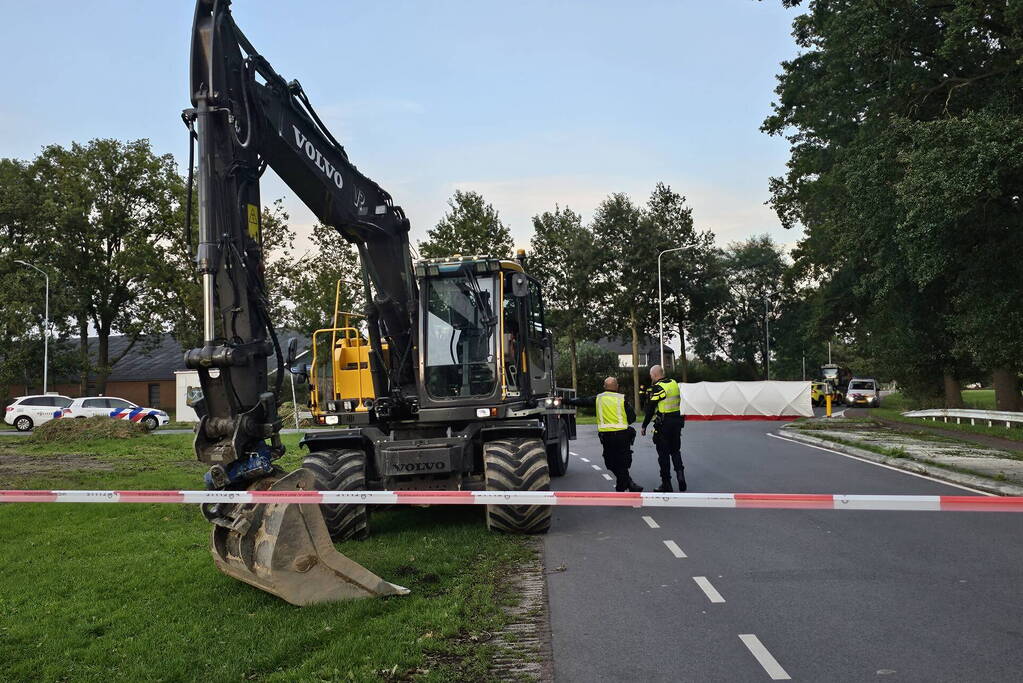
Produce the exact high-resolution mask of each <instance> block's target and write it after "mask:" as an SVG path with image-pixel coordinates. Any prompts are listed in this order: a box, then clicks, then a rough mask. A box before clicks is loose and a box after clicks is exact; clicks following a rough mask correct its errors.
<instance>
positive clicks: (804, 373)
mask: <svg viewBox="0 0 1023 683" xmlns="http://www.w3.org/2000/svg"><path fill="white" fill-rule="evenodd" d="M803 381H804V382H805V381H806V352H805V351H804V352H803Z"/></svg>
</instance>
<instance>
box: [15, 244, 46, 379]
mask: <svg viewBox="0 0 1023 683" xmlns="http://www.w3.org/2000/svg"><path fill="white" fill-rule="evenodd" d="M15 263H20V264H21V265H23V266H27V267H29V268H31V269H32V270H35V271H38V272H40V273H42V274H43V277H44V278H46V300H45V303H44V312H43V393H44V394H45V393H46V390H47V388H48V387H47V379H48V377H47V374H48V369H49V365H50V275H49V273H47V272H46V271H45V270H43V269H42V268H37V267H35V266H33V265H32V264H31V263H28V262H26V261H18V260H16V261H15Z"/></svg>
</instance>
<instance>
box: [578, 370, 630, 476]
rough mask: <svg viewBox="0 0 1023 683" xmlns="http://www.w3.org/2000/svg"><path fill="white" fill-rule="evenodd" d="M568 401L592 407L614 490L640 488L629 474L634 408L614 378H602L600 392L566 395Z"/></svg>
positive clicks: (605, 464) (605, 463)
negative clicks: (584, 395) (588, 394)
mask: <svg viewBox="0 0 1023 683" xmlns="http://www.w3.org/2000/svg"><path fill="white" fill-rule="evenodd" d="M568 404H569V405H573V406H585V407H589V408H593V409H594V410H595V411H596V413H597V436H598V438H599V439H600V445H601V446H603V448H604V466H605V467H607V469H608V470H610V472H611V473H612V474H613V475H615V491H633V492H638V491H642V490H643V487H642V486H640V485H639V484H637V483H636V482H634V481H632V477H630V476H629V468H630V467H632V442H633V441H635V440H636V430H635V428H633V427H630V426H629V425H630V424H631V423H632V422H635V421H636V411H635V410H633V408H632V405H631V404H629V403H628V402H627V401H626V400H625V395H624V394H622V393H619V391H618V380H617V379H616V378H614V377H608V378H607V379H605V380H604V391H603V392H602V393H599V394H597V395H596V396H589V397H586V398H573V399H569V401H568Z"/></svg>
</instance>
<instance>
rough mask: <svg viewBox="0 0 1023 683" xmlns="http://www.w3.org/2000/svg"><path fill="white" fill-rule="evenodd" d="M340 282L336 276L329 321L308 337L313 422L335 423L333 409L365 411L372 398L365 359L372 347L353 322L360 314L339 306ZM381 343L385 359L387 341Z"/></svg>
mask: <svg viewBox="0 0 1023 683" xmlns="http://www.w3.org/2000/svg"><path fill="white" fill-rule="evenodd" d="M341 284H342V281H341V280H338V281H337V289H336V292H335V295H334V322H333V325H332V326H331V327H326V328H323V329H319V330H316V331H315V332H314V333H313V339H312V352H313V357H312V365H311V368H310V374H309V408H310V412H312V415H313V419H314V420H315V421H316V423H317V424H323V425H335V424H338V416H337V414H336V413H356V414H368V413H369V411H370V410H371V409H372V408H373V401H374V399H376V393H375V392H374V390H373V375H372V373H371V371H370V361H369V356H370V352H371V350H372V347H371V346H370V344H369V341H368V340H367V339H366V337H365V335H364V334H363V331H362V329H361V328H360V327H358V326H357V324H356V321H357V320H358V319H361V318H364V316H362V315H359V314H358V313H352V312H348V311H345V312H342V311H340V310H339V309H340V302H341ZM339 318H340V322H341V325H340V326H339V325H338V322H339ZM328 340H329V346H328V345H327V344H328ZM382 347H383V351H384V354H385V362H386V354H387V344H386V343H382ZM332 413H333V414H332Z"/></svg>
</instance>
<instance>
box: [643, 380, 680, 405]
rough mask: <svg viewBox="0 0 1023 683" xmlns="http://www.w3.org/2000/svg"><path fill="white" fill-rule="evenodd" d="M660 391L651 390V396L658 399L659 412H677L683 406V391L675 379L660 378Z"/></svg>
mask: <svg viewBox="0 0 1023 683" xmlns="http://www.w3.org/2000/svg"><path fill="white" fill-rule="evenodd" d="M657 386H658V387H659V390H658V391H652V392H650V398H651V399H653V400H655V401H657V412H659V413H677V412H679V410H680V409H681V408H682V392H681V391H680V390H679V388H678V382H676V381H675V380H673V379H662V380H658V382H657Z"/></svg>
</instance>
